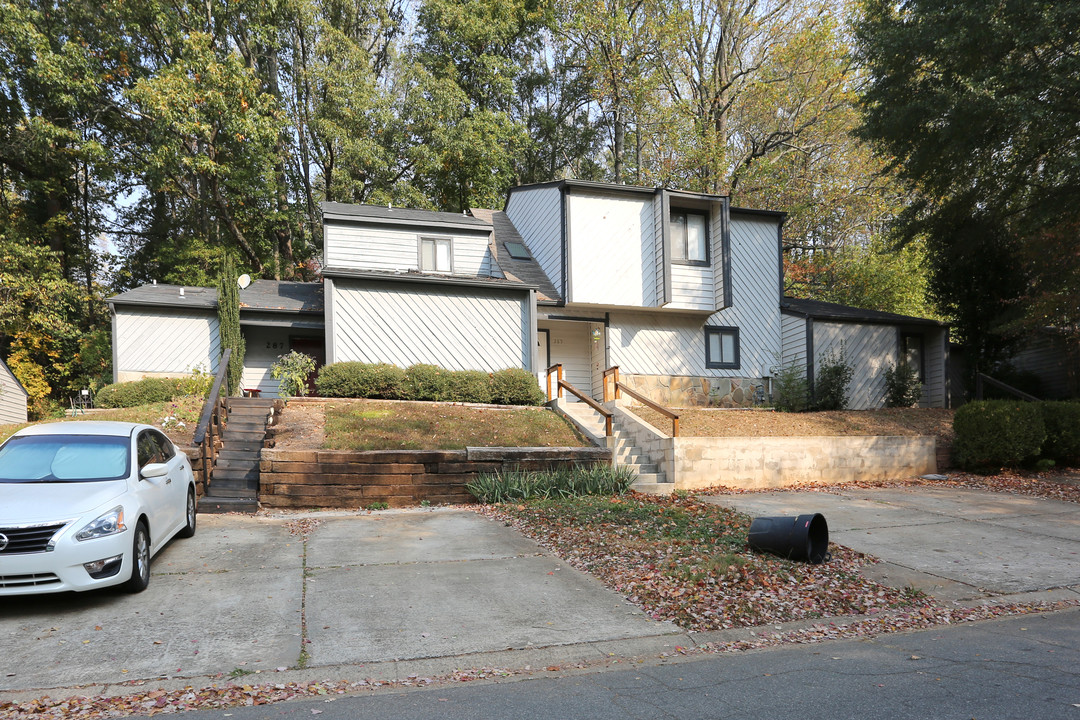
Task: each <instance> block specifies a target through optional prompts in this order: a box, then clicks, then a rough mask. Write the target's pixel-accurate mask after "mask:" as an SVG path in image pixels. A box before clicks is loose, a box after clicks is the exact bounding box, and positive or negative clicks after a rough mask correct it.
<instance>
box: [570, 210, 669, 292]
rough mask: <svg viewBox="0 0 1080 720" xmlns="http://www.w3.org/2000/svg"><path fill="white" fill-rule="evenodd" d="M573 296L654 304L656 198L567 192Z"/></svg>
mask: <svg viewBox="0 0 1080 720" xmlns="http://www.w3.org/2000/svg"><path fill="white" fill-rule="evenodd" d="M567 202H568V203H569V205H568V207H569V213H570V230H569V235H570V242H569V263H570V267H571V268H572V271H571V273H570V283H571V287H570V293H569V300H570V301H572V302H575V303H593V304H602V305H621V306H624V307H652V306H654V305H655V304H656V255H655V250H654V235H655V232H656V228H655V225H654V217H653V215H654V213H653V199H652V198H651V197H648V196H632V197H624V196H617V195H569V196H568V198H567Z"/></svg>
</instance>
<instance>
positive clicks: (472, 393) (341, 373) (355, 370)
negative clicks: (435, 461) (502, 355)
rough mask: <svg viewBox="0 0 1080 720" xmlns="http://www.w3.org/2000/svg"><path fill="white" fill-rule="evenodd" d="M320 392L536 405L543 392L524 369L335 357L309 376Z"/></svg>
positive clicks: (344, 396)
mask: <svg viewBox="0 0 1080 720" xmlns="http://www.w3.org/2000/svg"><path fill="white" fill-rule="evenodd" d="M315 387H316V389H317V390H318V391H319V394H320V395H322V396H323V397H341V398H381V399H388V400H442V401H449V402H472V403H498V404H500V405H541V404H543V402H544V394H543V392H542V391H541V390H540V385H539V384H538V383H537V381H536V377H535V376H534V375H533V374H532V373H530V372H529V371H527V370H522V369H520V368H510V369H508V370H499V371H498V372H495V373H491V374H488V373H486V372H482V371H480V370H456V371H455V370H445V369H443V368H440V367H437V366H435V365H427V364H418V365H412V366H410V367H409V368H408V369H407V370H402V369H401V368H399V367H396V366H394V365H387V364H377V365H373V364H369V363H362V362H338V363H333V364H332V365H324V366H323V367H322V368H321V369H320V370H319V376H318V377H317V378H316V379H315Z"/></svg>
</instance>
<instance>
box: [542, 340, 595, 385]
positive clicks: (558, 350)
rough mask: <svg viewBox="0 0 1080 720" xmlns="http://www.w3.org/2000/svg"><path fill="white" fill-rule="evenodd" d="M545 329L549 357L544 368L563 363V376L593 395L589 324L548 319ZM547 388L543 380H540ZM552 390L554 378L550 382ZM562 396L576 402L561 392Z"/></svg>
mask: <svg viewBox="0 0 1080 720" xmlns="http://www.w3.org/2000/svg"><path fill="white" fill-rule="evenodd" d="M545 325H546V326H547V327H546V328H544V329H545V330H547V331H548V336H549V338H550V343H551V344H550V357H549V359H548V362H547V363H546V364H545V369H546V368H547V367H549V366H551V365H554V364H555V363H562V366H563V379H564V380H566V381H567V382H568V383H570V384H571V385H573V386H574V387H576V388H577V389H578V390H580V391H581V392H583V393H585V394H586V395H588V396H590V397H592V350H591V347H590V343H591V342H592V340H591V337H590V327H591V326H590V324H589V323H587V322H573V321H568V320H549V321H547V322H546V323H545ZM542 385H543V386H544V387H547V383H546V381H545V382H544V383H542ZM552 389H553V390H554V380H553V381H552ZM564 397H566V398H567V399H568V400H571V401H577V397H576V396H574V395H570V394H569V393H564Z"/></svg>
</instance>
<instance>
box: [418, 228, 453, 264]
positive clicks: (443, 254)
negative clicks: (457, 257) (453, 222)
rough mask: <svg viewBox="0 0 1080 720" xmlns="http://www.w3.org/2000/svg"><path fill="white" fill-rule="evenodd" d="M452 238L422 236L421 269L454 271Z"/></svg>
mask: <svg viewBox="0 0 1080 720" xmlns="http://www.w3.org/2000/svg"><path fill="white" fill-rule="evenodd" d="M452 257H453V255H452V253H451V243H450V238H430V237H427V238H425V237H422V238H420V271H421V272H439V273H448V272H453V269H454V268H453V264H452V263H451V258H452Z"/></svg>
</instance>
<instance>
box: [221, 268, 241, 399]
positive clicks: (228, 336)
mask: <svg viewBox="0 0 1080 720" xmlns="http://www.w3.org/2000/svg"><path fill="white" fill-rule="evenodd" d="M236 278H237V276H236V268H235V266H234V265H233V261H232V258H231V257H229V256H228V255H226V256H225V259H224V260H223V261H222V263H221V274H220V275H219V276H218V334H219V335H220V337H221V351H222V352H225V350H227V349H231V350H232V355H231V356H230V357H229V370H228V381H229V394H230V395H239V394H240V391H241V390H243V387H242V377H243V374H244V351H245V349H246V343H245V341H244V335H243V333H241V332H240V286H239V285H237V282H236Z"/></svg>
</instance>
